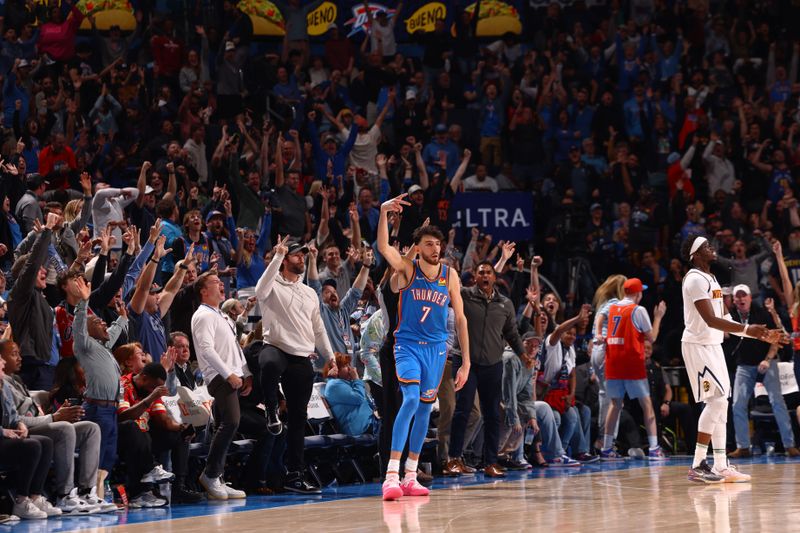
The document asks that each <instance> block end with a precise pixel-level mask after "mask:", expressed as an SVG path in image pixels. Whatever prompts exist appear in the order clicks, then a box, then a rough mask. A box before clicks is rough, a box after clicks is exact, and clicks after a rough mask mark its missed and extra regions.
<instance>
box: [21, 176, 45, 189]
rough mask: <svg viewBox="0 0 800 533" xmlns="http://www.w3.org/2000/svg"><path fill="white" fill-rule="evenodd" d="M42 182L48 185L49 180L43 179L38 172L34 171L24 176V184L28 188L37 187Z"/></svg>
mask: <svg viewBox="0 0 800 533" xmlns="http://www.w3.org/2000/svg"><path fill="white" fill-rule="evenodd" d="M42 183H44V184H45V185H50V182H49V181H47V180H45V179H44V178H43V177H42V175H41V174H38V173H36V172H33V173H31V174H28V175H27V176H25V185H26V186H27V187H28V189H30V190H34V189H38V188H39V187H40V186H41V185H42Z"/></svg>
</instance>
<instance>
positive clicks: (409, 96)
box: [406, 89, 417, 100]
mask: <svg viewBox="0 0 800 533" xmlns="http://www.w3.org/2000/svg"><path fill="white" fill-rule="evenodd" d="M416 97H417V91H415V90H414V89H409V90H407V91H406V100H414V99H415V98H416Z"/></svg>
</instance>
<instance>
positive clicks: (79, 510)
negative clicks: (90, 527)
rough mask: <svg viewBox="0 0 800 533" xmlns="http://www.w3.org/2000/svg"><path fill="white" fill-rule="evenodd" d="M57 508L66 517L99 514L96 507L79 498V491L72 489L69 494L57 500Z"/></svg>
mask: <svg viewBox="0 0 800 533" xmlns="http://www.w3.org/2000/svg"><path fill="white" fill-rule="evenodd" d="M56 507H58V508H59V509H61V514H65V515H88V514H92V513H94V512H97V511H96V510H95V508H94V506H92V505H89V503H88V502H86V500H84V499H83V498H80V497H78V489H72V490H71V491H70V493H69V494H67V495H66V496H62V497H61V498H59V499H58V500H56Z"/></svg>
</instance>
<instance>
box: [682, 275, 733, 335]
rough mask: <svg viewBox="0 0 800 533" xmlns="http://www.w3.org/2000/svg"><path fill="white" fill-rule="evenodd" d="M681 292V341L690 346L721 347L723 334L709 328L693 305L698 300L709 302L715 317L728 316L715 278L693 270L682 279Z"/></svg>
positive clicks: (720, 289) (720, 288)
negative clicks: (713, 345)
mask: <svg viewBox="0 0 800 533" xmlns="http://www.w3.org/2000/svg"><path fill="white" fill-rule="evenodd" d="M682 292H683V323H684V325H685V329H684V330H683V337H682V338H681V340H682V341H683V342H688V343H692V344H704V345H710V344H717V345H721V344H722V341H723V339H724V336H725V334H724V333H723V332H722V331H721V330H718V329H714V328H711V327H709V326H708V324H706V322H705V320H703V317H701V316H700V313H699V312H698V311H697V308H696V307H695V305H694V303H695V302H697V301H699V300H710V301H711V307H712V309H713V310H714V315H715V316H717V317H719V318H724V317H725V316H726V315H727V314H728V313H727V312H726V311H725V302H723V299H722V287H720V286H719V283H718V282H717V278H715V277H714V276H713V275H711V274H706V273H705V272H702V271H700V270H697V269H696V268H693V269H691V270H690V271H689V272H687V274H686V276H684V278H683V287H682Z"/></svg>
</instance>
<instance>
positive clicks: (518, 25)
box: [83, 0, 525, 41]
mask: <svg viewBox="0 0 800 533" xmlns="http://www.w3.org/2000/svg"><path fill="white" fill-rule="evenodd" d="M83 1H87V0H83ZM104 1H110V0H104ZM117 1H123V0H117ZM301 3H302V4H306V3H308V0H301ZM477 3H478V2H475V1H472V0H435V1H429V0H406V1H405V2H403V7H402V10H401V12H400V13H398V12H397V7H398V4H399V2H397V1H394V0H386V1H369V2H367V3H366V4H365V3H364V1H363V0H361V1H359V0H325V1H324V2H322V4H320V5H319V6H317V8H316V9H314V10H313V11H310V12H309V13H308V17H307V21H308V34H309V35H310V36H311V37H320V36H322V35H324V34H325V33H326V32H327V31H328V27H329V26H330V25H331V24H336V25H337V26H339V30H340V31H341V32H343V33H344V35H347V36H348V37H353V38H355V39H356V40H359V39H361V38H363V35H364V31H365V30H366V29H367V27H368V25H369V23H368V17H367V9H369V11H370V12H371V13H372V15H373V16H374V15H377V13H379V12H385V13H386V14H387V16H388V18H389V19H392V18H395V17H397V22H395V23H394V26H395V35H396V36H397V39H398V40H399V41H406V40H408V38H409V36H410V35H411V34H413V33H416V32H418V31H423V32H430V31H433V28H434V25H435V23H436V21H437V20H438V19H444V20H445V22H446V24H447V26H448V28H452V27H453V22H454V20H455V17H457V16H460V14H461V12H462V11H465V12H467V13H470V14H471V15H474V13H475V8H476V4H477ZM479 3H480V7H479V13H478V35H479V36H483V37H492V36H494V37H499V36H501V35H503V34H505V33H508V32H511V33H520V32H521V31H522V20H521V14H520V13H521V11H522V10H523V6H524V3H525V0H480V2H479ZM238 6H239V8H240V9H241V10H242V11H244V12H245V13H247V14H248V15H249V16H250V18H251V19H252V20H253V31H254V33H255V35H258V36H272V37H282V36H283V35H284V33H285V20H284V17H283V14H282V13H281V12H280V10H279V9H278V8H277V6H276V5H275V4H274V3H272V2H270V1H269V0H240V1H239V3H238Z"/></svg>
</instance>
